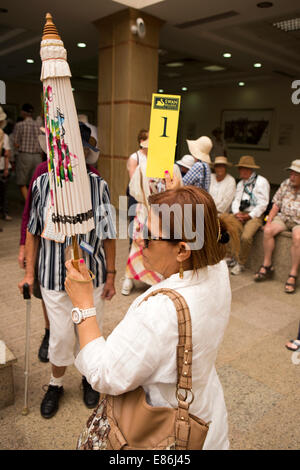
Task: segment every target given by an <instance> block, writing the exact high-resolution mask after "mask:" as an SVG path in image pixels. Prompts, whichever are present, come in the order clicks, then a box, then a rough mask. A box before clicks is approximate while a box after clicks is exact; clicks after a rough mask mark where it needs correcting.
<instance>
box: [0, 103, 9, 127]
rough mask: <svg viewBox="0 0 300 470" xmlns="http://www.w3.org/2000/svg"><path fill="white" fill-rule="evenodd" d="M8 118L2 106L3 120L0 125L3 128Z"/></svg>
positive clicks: (0, 109)
mask: <svg viewBox="0 0 300 470" xmlns="http://www.w3.org/2000/svg"><path fill="white" fill-rule="evenodd" d="M6 118H7V114H6V113H5V112H4V109H3V108H2V106H0V122H1V126H0V127H1V128H2V127H5V126H6ZM2 121H3V122H2Z"/></svg>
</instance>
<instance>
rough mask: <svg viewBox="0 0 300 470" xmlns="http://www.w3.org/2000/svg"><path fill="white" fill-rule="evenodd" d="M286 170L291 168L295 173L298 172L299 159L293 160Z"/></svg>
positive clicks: (299, 170)
mask: <svg viewBox="0 0 300 470" xmlns="http://www.w3.org/2000/svg"><path fill="white" fill-rule="evenodd" d="M286 170H293V171H295V172H296V173H300V160H293V161H292V164H291V166H290V167H289V168H286Z"/></svg>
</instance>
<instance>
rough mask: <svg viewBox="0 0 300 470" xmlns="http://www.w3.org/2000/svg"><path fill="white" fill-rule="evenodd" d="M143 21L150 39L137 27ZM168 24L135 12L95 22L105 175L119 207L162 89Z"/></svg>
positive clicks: (99, 123) (115, 15)
mask: <svg viewBox="0 0 300 470" xmlns="http://www.w3.org/2000/svg"><path fill="white" fill-rule="evenodd" d="M138 17H141V18H143V20H144V22H145V26H146V35H145V37H144V38H139V37H138V36H137V35H134V34H133V33H132V32H131V25H133V24H135V22H136V19H137V18H138ZM162 23H163V22H162V21H161V20H159V19H158V18H155V17H153V16H150V15H147V14H145V13H143V12H140V11H138V10H135V9H132V8H129V9H126V10H122V11H121V12H118V13H116V14H114V15H110V16H108V17H105V18H102V19H100V20H98V21H96V22H95V25H96V27H97V28H98V30H99V38H100V41H99V72H98V83H99V85H98V137H99V140H98V142H99V148H100V150H101V153H100V159H99V167H98V168H99V171H100V174H101V176H103V178H104V179H105V180H106V181H107V183H108V185H109V188H110V192H111V200H112V203H113V204H114V206H115V207H118V199H119V196H120V195H125V194H126V188H127V185H128V172H127V168H126V163H127V159H128V156H129V155H130V154H131V153H133V152H134V151H136V150H137V149H138V143H137V134H138V132H139V130H140V129H142V128H145V129H149V124H150V111H151V97H152V93H155V92H156V91H157V80H158V47H159V31H160V27H161V25H162Z"/></svg>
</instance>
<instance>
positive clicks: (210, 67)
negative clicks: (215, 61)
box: [203, 65, 226, 72]
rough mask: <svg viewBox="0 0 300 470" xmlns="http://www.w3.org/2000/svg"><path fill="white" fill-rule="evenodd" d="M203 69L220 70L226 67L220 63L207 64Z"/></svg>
mask: <svg viewBox="0 0 300 470" xmlns="http://www.w3.org/2000/svg"><path fill="white" fill-rule="evenodd" d="M203 70H208V71H209V72H221V70H226V69H225V67H221V66H220V65H207V67H203Z"/></svg>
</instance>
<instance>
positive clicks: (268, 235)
mask: <svg viewBox="0 0 300 470" xmlns="http://www.w3.org/2000/svg"><path fill="white" fill-rule="evenodd" d="M287 170H290V177H289V178H288V179H286V180H284V181H283V183H281V185H280V188H279V189H278V191H277V192H276V194H275V196H274V198H273V207H272V209H271V211H270V213H269V216H268V220H267V223H266V225H265V227H264V261H263V264H262V266H261V267H260V269H259V271H258V272H257V273H256V274H255V277H254V280H255V281H256V282H260V281H264V280H265V279H267V278H268V277H271V275H272V273H273V271H274V268H273V266H272V253H273V250H274V248H275V240H274V238H275V236H276V235H278V234H279V233H280V232H283V231H284V230H290V231H291V232H292V246H291V258H292V266H291V269H290V274H289V276H288V279H287V282H286V284H285V292H286V293H287V294H292V293H293V292H295V286H296V279H297V273H298V268H299V263H300V160H294V161H293V162H292V164H291V166H290V167H289V168H287Z"/></svg>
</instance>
